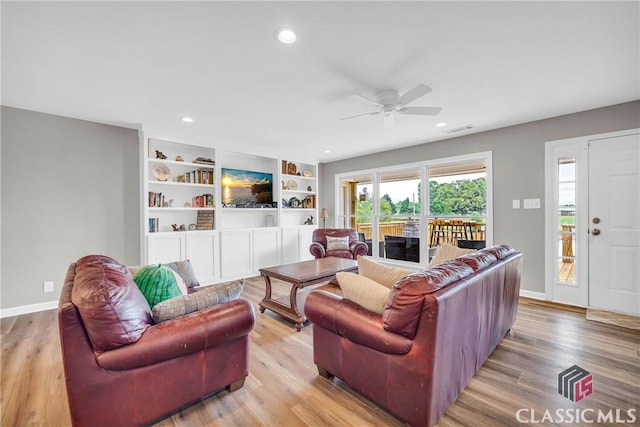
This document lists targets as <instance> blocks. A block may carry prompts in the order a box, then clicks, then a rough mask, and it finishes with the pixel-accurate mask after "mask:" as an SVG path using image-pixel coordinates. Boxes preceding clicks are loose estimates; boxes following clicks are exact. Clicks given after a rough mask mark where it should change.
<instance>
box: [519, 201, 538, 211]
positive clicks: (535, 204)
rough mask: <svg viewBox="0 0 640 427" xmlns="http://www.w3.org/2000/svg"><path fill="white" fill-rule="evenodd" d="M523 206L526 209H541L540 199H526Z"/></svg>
mask: <svg viewBox="0 0 640 427" xmlns="http://www.w3.org/2000/svg"><path fill="white" fill-rule="evenodd" d="M523 206H524V208H525V209H540V199H524V200H523Z"/></svg>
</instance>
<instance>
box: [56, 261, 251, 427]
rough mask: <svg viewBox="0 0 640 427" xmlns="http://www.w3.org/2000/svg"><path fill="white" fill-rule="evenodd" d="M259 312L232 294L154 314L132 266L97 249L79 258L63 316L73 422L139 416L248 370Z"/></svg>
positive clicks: (240, 379)
mask: <svg viewBox="0 0 640 427" xmlns="http://www.w3.org/2000/svg"><path fill="white" fill-rule="evenodd" d="M254 322H255V314H254V310H253V306H252V305H251V303H249V301H246V300H241V299H238V300H234V301H230V302H227V303H224V304H219V305H216V306H213V307H210V308H208V309H204V310H201V311H197V312H195V313H191V314H187V315H184V316H180V317H177V318H175V319H172V320H168V321H165V322H162V323H159V324H153V323H152V320H151V315H150V309H149V305H148V303H147V302H146V300H145V299H144V296H143V295H142V293H141V292H140V291H139V290H138V289H137V287H136V285H135V283H134V282H133V278H132V277H131V275H130V274H129V273H128V271H127V270H126V267H124V266H122V265H121V264H119V263H118V262H117V261H115V260H113V259H111V258H108V257H104V256H99V255H91V256H87V257H83V258H81V259H79V260H78V261H77V262H75V263H72V264H71V265H70V266H69V269H68V270H67V275H66V278H65V282H64V287H63V289H62V294H61V296H60V303H59V308H58V326H59V329H60V344H61V347H62V360H63V366H64V373H65V381H66V387H67V397H68V402H69V409H70V413H71V422H72V424H73V425H74V426H116V425H117V426H139V425H147V424H150V423H152V422H153V421H156V420H159V419H161V418H163V417H165V416H166V415H168V414H170V413H171V412H173V411H175V410H178V409H180V408H182V407H184V406H187V405H189V404H191V403H193V402H195V401H197V400H199V399H201V398H203V397H205V396H207V395H209V394H211V393H213V392H215V391H218V390H221V389H223V388H225V387H226V388H227V389H228V390H229V391H235V390H236V389H238V388H240V387H242V386H243V384H244V380H245V378H246V376H247V375H248V373H249V335H248V334H249V332H250V331H251V330H252V329H253V325H254Z"/></svg>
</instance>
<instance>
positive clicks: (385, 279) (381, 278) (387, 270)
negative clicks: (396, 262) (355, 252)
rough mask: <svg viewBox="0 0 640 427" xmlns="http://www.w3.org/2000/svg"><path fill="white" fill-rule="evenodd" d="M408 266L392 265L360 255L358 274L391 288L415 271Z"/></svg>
mask: <svg viewBox="0 0 640 427" xmlns="http://www.w3.org/2000/svg"><path fill="white" fill-rule="evenodd" d="M413 272H414V270H410V269H408V268H398V267H390V266H388V265H384V264H382V263H379V262H376V261H373V260H372V259H369V258H367V257H364V256H359V257H358V274H360V275H361V276H364V277H366V278H368V279H371V280H374V281H376V282H378V283H380V284H381V285H384V286H386V287H387V288H391V287H392V286H393V284H394V283H396V282H397V281H398V280H400V279H402V278H403V277H406V276H408V275H409V274H411V273H413Z"/></svg>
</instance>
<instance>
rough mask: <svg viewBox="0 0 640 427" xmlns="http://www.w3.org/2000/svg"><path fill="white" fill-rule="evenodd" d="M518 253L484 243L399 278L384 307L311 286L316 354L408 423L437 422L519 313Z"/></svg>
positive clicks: (308, 305) (326, 373)
mask: <svg viewBox="0 0 640 427" xmlns="http://www.w3.org/2000/svg"><path fill="white" fill-rule="evenodd" d="M521 272H522V254H521V253H519V252H516V251H515V250H514V249H513V248H510V247H508V246H496V247H493V248H487V249H482V250H480V251H478V252H475V253H473V254H468V255H464V256H462V257H459V258H457V259H455V260H452V261H448V262H446V263H443V264H440V265H438V266H436V267H433V268H430V269H428V270H424V271H420V272H416V273H413V274H410V275H408V276H406V277H405V278H403V279H400V280H399V281H398V282H396V283H395V284H394V285H393V287H392V288H391V291H390V293H389V296H388V299H387V302H386V307H385V309H384V312H383V313H382V314H377V313H374V312H372V311H369V310H367V309H365V308H363V307H362V306H360V305H358V304H357V303H355V302H353V301H351V300H348V299H346V298H343V297H341V296H339V295H336V294H332V293H328V292H326V291H322V290H316V291H313V292H311V293H309V295H308V296H307V299H306V301H305V306H304V312H305V314H306V316H307V318H308V319H309V320H310V321H311V323H312V324H313V361H314V363H315V364H316V365H317V367H318V372H319V373H320V375H321V376H323V377H326V378H330V379H332V378H333V376H336V377H338V378H340V379H341V380H342V381H344V382H345V383H346V384H348V385H349V386H350V387H352V388H353V389H355V390H357V391H358V392H360V393H361V394H363V395H364V396H366V397H368V398H369V399H371V400H373V401H374V402H376V403H377V404H378V405H380V406H382V407H383V408H386V409H387V410H388V411H389V412H391V413H392V414H394V415H396V416H397V417H399V418H400V419H402V420H404V421H405V422H407V423H409V424H410V425H412V426H433V425H434V424H436V422H437V421H438V420H439V419H440V417H441V416H442V415H443V414H444V413H445V412H446V411H447V408H448V407H449V405H451V403H453V401H454V400H455V399H456V397H457V396H458V394H459V393H460V392H461V391H462V389H463V388H464V387H465V386H466V384H467V382H468V381H469V380H470V379H471V377H473V375H474V374H475V373H476V371H477V370H478V369H479V368H480V366H481V365H482V364H483V363H484V361H485V360H486V359H487V357H489V355H490V354H491V352H492V351H493V350H494V349H495V348H496V346H497V345H498V343H499V342H500V341H501V340H502V338H503V337H504V335H505V334H506V333H507V332H508V331H509V329H510V328H511V326H512V325H513V323H514V322H515V319H516V313H517V310H518V296H519V291H520V276H521Z"/></svg>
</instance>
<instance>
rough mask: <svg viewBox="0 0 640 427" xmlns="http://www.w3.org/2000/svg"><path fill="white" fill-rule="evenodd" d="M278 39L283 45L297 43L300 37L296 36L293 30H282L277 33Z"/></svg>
mask: <svg viewBox="0 0 640 427" xmlns="http://www.w3.org/2000/svg"><path fill="white" fill-rule="evenodd" d="M276 38H277V39H278V40H280V42H281V43H284V44H292V43H295V42H296V40H297V39H298V36H296V33H294V32H293V30H290V29H288V28H281V29H279V30H278V31H276Z"/></svg>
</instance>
